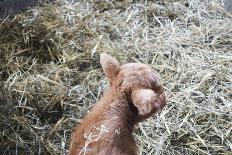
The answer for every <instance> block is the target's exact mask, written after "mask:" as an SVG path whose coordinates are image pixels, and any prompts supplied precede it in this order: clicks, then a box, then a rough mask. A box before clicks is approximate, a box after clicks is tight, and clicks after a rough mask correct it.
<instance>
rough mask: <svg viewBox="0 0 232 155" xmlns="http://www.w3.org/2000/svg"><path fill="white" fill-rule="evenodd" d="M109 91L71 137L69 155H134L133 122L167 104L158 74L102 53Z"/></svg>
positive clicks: (135, 150)
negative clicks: (121, 63) (122, 62)
mask: <svg viewBox="0 0 232 155" xmlns="http://www.w3.org/2000/svg"><path fill="white" fill-rule="evenodd" d="M100 62H101V65H102V68H103V70H104V73H105V74H106V77H107V78H108V80H109V82H110V86H109V88H108V89H107V90H106V92H105V94H104V96H103V97H102V98H101V100H100V101H99V103H97V104H95V105H94V107H93V109H92V110H91V112H90V113H89V114H88V115H87V116H86V117H85V118H84V119H83V121H82V122H81V124H80V125H79V126H78V127H77V129H76V130H75V132H74V133H73V136H72V141H71V148H70V152H69V154H70V155H78V154H87V155H96V154H99V155H109V154H111V155H136V154H137V146H136V142H135V140H134V138H133V136H132V132H133V128H134V126H135V124H136V123H138V122H140V121H142V120H144V119H146V118H148V117H150V116H151V115H152V114H154V113H156V112H157V111H158V110H159V109H162V108H163V107H164V105H165V104H166V99H165V95H164V92H163V86H162V83H161V81H160V79H159V76H158V74H157V73H156V72H155V71H154V70H152V69H151V68H150V67H149V66H147V65H145V64H138V63H128V64H125V65H123V66H119V63H118V61H117V60H116V59H115V58H113V57H111V56H109V55H107V54H101V58H100Z"/></svg>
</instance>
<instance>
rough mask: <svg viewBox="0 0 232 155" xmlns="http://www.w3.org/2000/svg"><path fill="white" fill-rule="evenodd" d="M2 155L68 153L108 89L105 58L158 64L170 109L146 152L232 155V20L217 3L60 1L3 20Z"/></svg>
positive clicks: (146, 138) (143, 144)
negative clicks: (77, 131)
mask: <svg viewBox="0 0 232 155" xmlns="http://www.w3.org/2000/svg"><path fill="white" fill-rule="evenodd" d="M0 34H1V35H0V131H1V132H0V154H1V155H6V154H7V155H9V154H11V155H13V154H17V155H24V154H67V151H68V148H69V140H70V135H71V132H72V130H73V128H74V127H75V126H76V124H78V123H79V122H80V120H81V118H83V116H84V115H85V114H86V113H87V112H88V111H89V110H90V108H91V107H92V105H93V104H94V103H95V102H96V101H97V100H98V99H99V98H100V96H101V94H102V91H103V89H104V88H106V87H107V83H106V79H105V77H104V75H103V72H102V69H101V68H100V64H99V54H100V53H101V52H107V53H109V54H111V55H113V56H115V57H117V58H118V59H119V60H120V62H121V63H126V62H141V63H146V64H149V65H150V66H152V68H154V69H155V70H156V71H157V72H159V74H160V75H161V78H162V79H163V83H164V86H165V93H166V95H167V101H168V104H167V106H166V107H165V108H164V109H163V111H162V112H160V113H158V114H156V115H154V117H152V118H150V119H149V120H146V121H145V122H142V123H140V124H139V125H138V126H137V127H136V130H135V137H136V140H137V142H138V144H139V153H140V154H141V155H149V154H151V155H183V154H184V155H194V154H200V155H208V154H211V155H225V154H227V155H231V154H232V133H231V132H232V90H231V85H232V52H231V50H232V14H231V13H229V12H226V11H225V10H224V9H223V7H222V6H221V3H220V2H218V1H217V0H204V1H203V0H194V1H190V2H189V3H188V4H186V2H185V1H184V0H166V1H165V2H164V3H161V2H159V1H157V2H153V1H104V2H103V1H101V0H96V1H76V0H73V1H71V0H59V1H57V2H53V3H50V4H44V5H42V6H40V7H36V8H32V9H31V10H28V11H27V12H24V13H22V14H18V15H17V16H15V17H12V18H8V19H5V20H1V21H0Z"/></svg>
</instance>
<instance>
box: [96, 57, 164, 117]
mask: <svg viewBox="0 0 232 155" xmlns="http://www.w3.org/2000/svg"><path fill="white" fill-rule="evenodd" d="M100 63H101V65H102V68H103V71H104V73H105V75H106V77H107V78H108V80H109V83H110V87H112V88H113V89H115V90H116V91H117V93H120V94H124V95H126V96H127V98H128V100H130V101H131V102H132V103H133V105H134V107H136V109H137V111H138V117H139V118H138V119H139V120H143V119H146V118H148V117H149V116H151V115H152V114H154V113H155V112H157V111H158V110H160V109H162V108H163V107H164V106H165V104H166V99H165V95H164V91H163V85H162V82H161V80H160V78H159V75H158V73H157V72H155V71H154V70H153V69H152V68H150V67H149V66H148V65H145V64H140V63H128V64H125V65H122V66H121V65H119V63H118V61H117V60H116V59H115V58H114V57H111V56H110V55H108V54H105V53H102V54H101V56H100Z"/></svg>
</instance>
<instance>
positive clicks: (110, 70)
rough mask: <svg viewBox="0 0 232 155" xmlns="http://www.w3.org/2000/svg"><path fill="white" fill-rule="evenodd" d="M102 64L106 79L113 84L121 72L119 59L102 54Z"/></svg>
mask: <svg viewBox="0 0 232 155" xmlns="http://www.w3.org/2000/svg"><path fill="white" fill-rule="evenodd" d="M100 63H101V66H102V68H103V71H104V73H105V75H106V77H107V78H108V79H109V80H110V82H112V81H113V80H114V79H115V77H116V76H117V74H118V72H119V71H120V66H119V63H118V61H117V59H116V58H114V57H112V56H110V55H108V54H106V53H102V54H101V55H100Z"/></svg>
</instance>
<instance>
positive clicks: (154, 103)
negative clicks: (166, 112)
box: [131, 89, 166, 119]
mask: <svg viewBox="0 0 232 155" xmlns="http://www.w3.org/2000/svg"><path fill="white" fill-rule="evenodd" d="M131 99H132V102H133V104H134V106H135V107H136V108H137V109H138V114H139V116H140V117H141V118H142V119H145V118H148V117H150V116H151V115H152V114H154V113H156V112H157V111H158V110H160V109H162V108H163V107H164V106H165V105H166V99H165V96H164V94H156V93H155V92H154V91H153V90H151V89H137V90H134V91H133V92H132V94H131Z"/></svg>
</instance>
